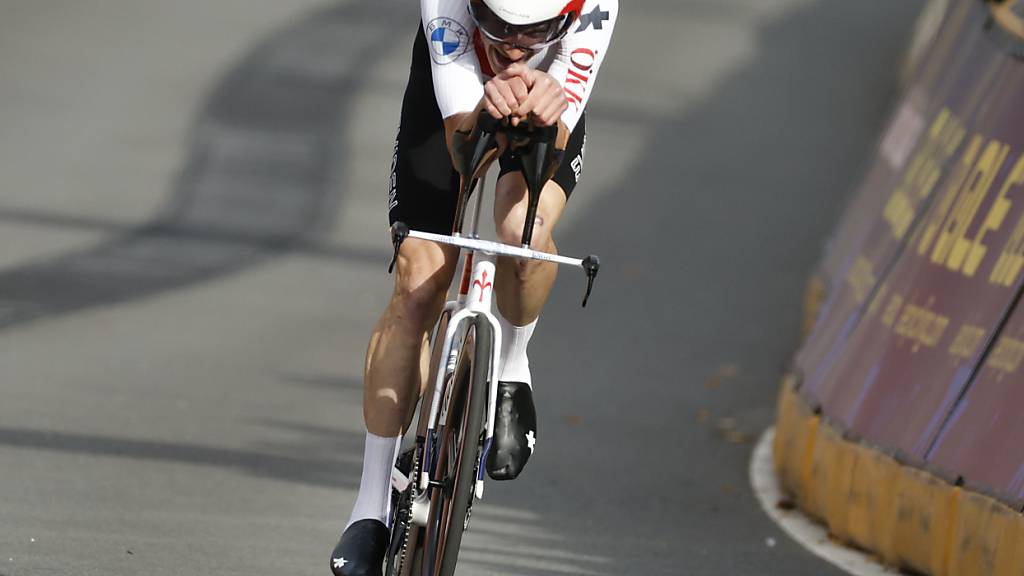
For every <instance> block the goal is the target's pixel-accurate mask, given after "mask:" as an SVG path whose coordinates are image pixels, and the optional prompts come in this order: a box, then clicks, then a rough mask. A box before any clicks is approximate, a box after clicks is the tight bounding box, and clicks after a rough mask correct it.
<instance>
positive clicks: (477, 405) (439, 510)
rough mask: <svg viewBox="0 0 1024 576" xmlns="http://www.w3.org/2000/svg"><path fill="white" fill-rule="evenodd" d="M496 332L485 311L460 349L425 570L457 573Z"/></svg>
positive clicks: (441, 441) (431, 574) (435, 574)
mask: <svg viewBox="0 0 1024 576" xmlns="http://www.w3.org/2000/svg"><path fill="white" fill-rule="evenodd" d="M492 344H493V336H492V329H491V324H490V322H488V320H487V319H486V318H484V317H481V316H478V317H476V318H474V319H473V320H472V324H471V325H470V328H469V330H467V334H466V338H465V340H464V341H463V345H462V349H461V351H460V352H459V358H458V362H457V363H456V368H455V373H454V377H453V378H452V380H451V386H452V391H451V392H452V393H451V397H450V400H449V404H448V410H447V416H446V418H445V421H444V425H443V426H444V427H443V428H440V429H439V438H438V455H437V464H436V466H435V469H434V480H436V481H437V482H438V484H437V485H435V486H434V487H433V488H432V492H431V495H430V513H429V515H428V520H427V526H426V528H425V530H424V533H423V536H424V557H423V560H424V568H425V571H424V576H452V575H453V574H455V564H456V562H457V561H458V558H459V546H460V545H461V543H462V533H463V531H464V530H465V528H466V521H467V519H468V516H469V508H470V504H471V503H472V501H473V484H474V482H475V480H476V475H477V472H478V469H477V463H478V462H479V458H480V450H481V438H482V435H481V433H482V432H483V423H484V411H485V409H486V407H487V391H488V387H487V375H488V370H489V368H490V362H491V346H492Z"/></svg>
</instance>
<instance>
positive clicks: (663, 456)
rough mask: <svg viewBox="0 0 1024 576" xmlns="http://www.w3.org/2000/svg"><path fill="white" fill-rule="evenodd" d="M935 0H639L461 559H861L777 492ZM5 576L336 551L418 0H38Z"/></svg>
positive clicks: (386, 284)
mask: <svg viewBox="0 0 1024 576" xmlns="http://www.w3.org/2000/svg"><path fill="white" fill-rule="evenodd" d="M920 7H921V2H920V1H904V2H893V1H892V0H859V1H856V2H851V1H848V0H820V1H810V0H644V1H643V2H626V3H624V4H623V5H622V15H621V18H620V20H619V24H618V29H617V30H616V33H615V36H614V39H613V43H612V47H611V52H610V54H609V56H608V59H607V61H606V63H605V66H604V68H603V69H602V72H601V77H600V79H599V81H598V84H597V88H596V91H595V96H594V98H593V100H592V101H591V105H590V107H589V113H588V129H589V130H588V131H589V136H590V137H589V139H588V147H587V152H588V156H587V163H586V166H585V169H584V178H583V180H582V182H581V184H580V186H579V188H577V191H576V193H575V194H574V195H573V198H572V200H571V202H570V205H569V208H568V211H567V215H566V217H565V218H564V219H563V221H562V223H561V225H560V230H559V231H558V234H557V240H558V242H559V246H560V248H561V249H562V250H563V251H564V252H566V253H569V254H585V253H590V252H594V253H597V254H600V255H601V257H602V260H603V262H604V263H605V265H604V268H603V270H602V278H600V279H599V281H598V285H597V288H596V290H595V293H594V297H593V299H592V301H591V302H592V303H591V305H590V307H588V308H587V309H586V310H581V309H580V308H579V299H580V297H581V296H582V293H583V288H584V282H583V280H582V278H579V277H577V276H575V275H574V274H573V273H571V272H570V271H564V272H563V273H562V276H561V278H560V280H559V283H558V285H557V286H556V288H555V292H554V294H553V296H552V299H551V301H550V302H549V305H548V309H547V311H546V312H545V314H544V316H543V318H542V320H541V323H540V326H539V329H538V331H537V334H536V336H535V338H534V341H533V344H532V347H531V350H532V352H531V364H532V366H533V371H534V379H535V381H536V391H537V392H536V394H537V401H538V403H539V407H538V408H539V412H540V430H539V442H538V446H537V452H536V454H535V456H534V457H533V459H532V461H531V463H530V465H529V467H528V468H527V470H526V471H525V473H524V474H523V476H522V477H521V478H520V479H519V480H517V481H516V482H513V483H504V484H499V483H495V482H491V483H489V484H488V487H487V495H486V499H485V500H484V501H483V503H482V504H480V505H478V506H477V507H476V508H474V520H473V525H472V532H471V533H470V534H469V535H468V536H467V539H466V540H465V543H464V552H463V556H462V558H463V559H462V562H461V564H460V571H459V573H460V574H465V575H490V574H512V575H540V576H554V575H566V574H572V575H575V574H585V575H590V574H593V575H613V574H614V575H618V574H643V575H649V576H656V575H676V574H695V575H696V574H709V575H710V574H714V575H720V574H787V575H789V574H807V575H812V574H813V575H818V574H835V573H836V571H835V570H834V569H833V568H831V567H830V566H828V565H827V564H824V563H822V562H821V561H820V560H818V559H817V558H815V557H812V556H811V555H810V554H808V553H807V552H805V551H804V550H802V549H801V548H800V547H799V546H798V545H796V544H794V543H792V542H791V541H790V540H788V538H787V537H786V536H785V535H784V534H783V533H782V532H781V531H780V530H779V529H778V528H776V526H774V525H773V524H772V522H771V521H770V520H769V519H768V518H767V517H766V516H764V514H763V513H762V512H761V510H760V509H759V507H758V504H757V502H756V500H755V499H754V497H753V496H752V495H751V493H750V488H749V486H748V482H747V465H748V460H749V456H750V451H751V448H752V442H753V440H754V438H755V437H756V435H757V434H758V433H759V432H760V431H761V430H763V429H764V428H765V427H766V426H768V425H769V424H770V423H771V421H772V416H773V409H774V398H775V393H776V390H777V384H778V378H779V376H780V374H781V372H782V370H783V369H784V368H785V366H786V364H787V362H788V360H789V358H790V356H791V354H792V352H793V349H794V347H795V346H796V343H797V338H798V323H799V316H800V302H801V296H802V290H803V286H804V281H805V278H806V275H807V273H808V272H809V271H810V270H811V268H812V267H813V265H814V263H815V261H816V259H817V257H818V254H819V253H820V249H821V245H822V242H823V241H824V238H825V237H826V235H827V233H828V231H829V230H830V228H831V227H832V226H833V224H834V222H835V219H836V218H837V216H838V214H839V211H840V210H841V207H842V205H843V202H844V198H845V197H846V195H847V194H848V193H849V191H850V190H851V188H852V186H853V184H855V182H856V180H857V177H858V175H859V173H860V172H861V170H862V168H863V167H864V165H865V163H866V161H867V159H868V158H869V155H870V152H871V148H872V145H873V141H874V138H875V136H876V134H877V132H878V130H879V127H880V126H881V124H882V123H883V122H884V119H885V115H886V113H887V111H888V109H889V106H890V104H891V102H892V100H893V98H894V96H895V94H896V90H897V74H896V71H897V66H898V64H899V61H900V58H901V54H902V51H903V48H904V46H905V44H906V42H907V40H908V39H909V32H910V29H911V25H912V22H913V19H914V17H915V16H916V13H917V11H918V10H919V9H920ZM3 13H4V16H3V18H0V79H2V80H0V367H2V368H0V377H2V380H0V382H2V384H0V386H2V387H0V391H2V396H0V575H2V576H27V575H50V574H76V575H81V576H85V575H102V576H116V575H135V574H148V575H151V576H156V575H180V574H218V575H219V574H245V575H252V574H309V575H315V574H326V573H327V563H328V555H329V552H330V550H331V548H332V546H333V545H334V543H335V541H336V538H337V535H338V532H339V531H340V529H341V528H342V526H343V524H344V522H345V519H346V518H347V515H348V512H349V509H350V507H351V504H352V501H353V499H354V497H355V489H356V486H357V483H358V479H359V470H360V469H359V465H360V460H361V452H362V441H363V425H362V418H361V404H360V402H361V366H362V362H363V353H364V350H365V346H366V339H367V336H368V334H369V332H370V329H371V327H372V325H373V323H374V321H375V319H376V317H377V316H378V314H379V313H380V311H381V310H382V309H383V306H384V304H385V302H386V299H387V296H388V293H389V290H390V282H391V280H390V278H389V277H388V276H387V274H386V272H385V266H386V261H387V258H388V245H387V241H388V240H387V235H386V215H385V206H386V195H387V186H386V180H387V174H388V168H389V165H390V161H391V150H392V145H393V138H394V133H395V127H396V122H397V118H398V109H399V104H400V99H401V95H402V91H403V88H404V82H405V77H406V74H407V70H408V60H409V53H410V46H411V41H412V38H413V34H414V32H415V28H416V26H417V22H418V9H417V6H416V3H415V2H409V1H400V0H378V1H375V2H355V1H351V0H349V1H341V2H327V3H324V2H312V1H307V0H300V1H291V2H287V3H285V2H277V1H272V0H260V1H256V0H218V1H217V2H197V1H189V2H174V3H171V2H157V1H155V0H147V1H145V2H139V1H137V0H75V1H70V0H64V1H60V0H53V1H50V2H36V1H30V0H13V1H7V2H5V3H4V9H3Z"/></svg>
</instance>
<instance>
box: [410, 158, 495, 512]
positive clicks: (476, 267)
mask: <svg viewBox="0 0 1024 576" xmlns="http://www.w3.org/2000/svg"><path fill="white" fill-rule="evenodd" d="M485 185H486V182H485V179H483V178H481V179H480V181H479V183H478V195H477V199H476V203H475V206H474V211H473V226H472V231H471V233H470V235H469V237H468V238H465V239H466V240H469V239H473V240H479V238H478V226H479V218H480V205H481V200H482V198H483V190H484V187H485ZM409 236H410V237H413V238H422V239H425V240H432V238H425V237H424V236H433V235H430V234H427V233H421V232H417V231H410V233H409ZM442 238H453V239H459V238H461V237H460V236H455V235H453V236H451V237H448V236H442ZM463 256H464V258H465V262H464V265H463V269H462V277H461V280H460V282H459V291H458V296H457V298H456V299H455V300H452V301H449V302H447V303H446V304H445V308H444V313H443V314H444V315H446V318H442V320H441V322H440V323H439V331H438V334H437V337H442V334H441V329H443V332H444V334H443V338H442V340H441V348H440V350H441V353H440V356H439V360H440V361H442V362H443V365H442V364H440V363H439V366H438V369H437V370H436V372H437V374H436V376H435V378H434V382H433V386H432V394H431V396H430V410H429V412H428V414H429V420H428V422H427V428H426V430H425V434H424V436H425V442H426V444H425V446H424V452H423V454H424V458H425V459H426V460H425V462H424V466H423V470H422V473H421V474H420V478H419V493H420V494H422V495H426V494H427V493H428V491H429V489H430V485H431V482H432V481H434V480H436V479H435V478H431V477H430V472H431V471H432V470H433V469H434V464H435V462H434V460H433V458H434V455H435V451H434V448H435V446H433V442H434V439H435V438H436V437H437V434H436V433H437V431H438V430H437V428H438V423H439V422H443V421H444V420H445V417H446V415H447V414H446V413H445V409H446V407H447V406H446V403H445V402H444V398H443V394H444V392H445V391H446V390H447V388H448V387H447V386H445V380H446V379H447V378H448V377H449V376H450V375H451V374H452V373H453V372H454V370H455V360H456V356H457V350H458V349H459V348H460V347H461V345H462V341H463V340H464V338H465V335H466V329H467V326H468V325H469V324H470V321H471V320H472V319H473V318H474V317H475V316H483V317H484V318H486V319H487V321H488V322H489V323H490V324H491V327H492V329H493V330H492V342H491V351H492V354H491V364H490V366H489V367H488V370H487V374H488V379H487V382H488V396H487V413H486V414H485V415H484V423H485V432H484V448H483V450H481V451H480V458H479V461H478V462H477V469H478V472H477V477H476V483H475V486H474V494H475V497H476V498H477V499H480V498H483V491H484V478H483V477H484V466H485V463H486V462H487V456H488V454H489V453H490V447H491V444H492V441H493V437H494V415H495V413H496V410H497V403H498V381H497V377H498V374H497V369H498V366H500V363H501V326H500V324H499V323H498V319H497V317H495V315H494V314H493V312H491V310H492V308H491V306H492V298H493V294H494V274H495V267H494V262H493V261H492V260H491V258H490V257H489V256H486V255H485V256H484V257H480V255H479V254H478V253H477V250H476V249H472V248H463ZM441 366H443V367H444V368H443V369H441ZM416 516H417V515H415V514H414V518H416ZM423 520H424V524H425V523H426V518H425V517H424V518H423Z"/></svg>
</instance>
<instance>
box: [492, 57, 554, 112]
mask: <svg viewBox="0 0 1024 576" xmlns="http://www.w3.org/2000/svg"><path fill="white" fill-rule="evenodd" d="M483 101H484V106H485V108H487V112H488V113H490V115H491V116H493V117H494V118H496V119H499V120H500V119H502V118H510V122H511V124H512V125H513V126H516V125H518V124H519V123H520V122H522V121H525V120H528V119H529V118H530V117H531V115H532V117H533V121H534V123H535V124H537V125H540V126H553V125H555V124H557V123H558V119H559V118H560V117H561V116H562V112H565V109H566V108H568V107H569V102H568V100H567V99H566V97H565V92H564V91H563V90H562V86H561V84H559V83H558V81H557V80H555V78H554V77H553V76H551V75H550V74H548V73H547V72H542V71H540V70H533V69H531V68H530V67H529V66H526V65H525V64H522V63H518V62H517V63H515V64H512V65H511V66H509V67H508V68H506V69H505V70H502V71H501V72H499V73H498V75H496V76H495V77H494V78H491V79H490V80H488V81H487V83H486V84H484V97H483Z"/></svg>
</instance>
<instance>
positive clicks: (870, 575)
mask: <svg viewBox="0 0 1024 576" xmlns="http://www.w3.org/2000/svg"><path fill="white" fill-rule="evenodd" d="M774 438H775V427H771V428H769V429H767V430H765V432H764V434H762V435H761V439H760V440H758V442H757V446H756V447H755V448H754V454H753V456H751V458H750V485H751V487H753V489H754V494H755V495H756V496H757V501H758V502H760V503H761V508H763V509H764V511H765V513H766V514H768V516H769V517H771V519H772V520H774V521H775V523H776V524H778V525H779V526H781V527H782V529H783V530H784V531H785V532H786V533H787V534H789V535H790V537H792V538H793V539H794V540H796V541H797V542H799V543H800V544H801V545H803V547H804V548H807V549H808V550H810V551H811V552H813V553H814V554H815V555H817V556H819V557H820V558H823V559H824V560H826V561H828V562H830V563H831V564H833V565H835V566H838V567H839V568H841V569H843V570H845V571H847V572H849V573H850V574H854V575H856V576H878V575H880V574H899V571H898V570H895V569H893V568H890V567H888V566H885V565H884V564H882V563H880V562H879V561H878V560H876V559H875V558H874V557H872V556H870V555H868V554H865V553H863V552H861V551H859V550H854V549H853V548H848V547H846V546H843V545H842V544H837V543H836V542H833V541H832V540H831V539H830V538H829V537H828V532H827V531H826V530H825V527H824V526H822V525H820V524H817V523H815V522H814V521H813V520H811V519H810V518H809V517H807V516H806V515H805V514H804V513H803V512H801V511H800V510H798V509H792V510H783V509H781V508H779V507H778V506H777V504H778V503H779V501H781V500H783V499H784V498H786V496H785V495H784V494H783V492H782V488H781V487H780V486H779V480H778V477H777V476H776V475H775V465H774V464H773V462H772V441H773V440H774Z"/></svg>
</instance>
